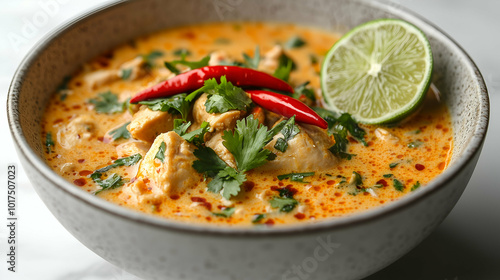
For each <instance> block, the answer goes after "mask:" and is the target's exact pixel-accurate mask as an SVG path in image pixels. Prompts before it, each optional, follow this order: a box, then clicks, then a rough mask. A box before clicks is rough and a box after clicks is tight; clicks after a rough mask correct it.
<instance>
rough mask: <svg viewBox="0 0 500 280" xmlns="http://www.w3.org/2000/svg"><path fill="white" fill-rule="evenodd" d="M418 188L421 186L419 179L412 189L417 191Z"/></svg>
mask: <svg viewBox="0 0 500 280" xmlns="http://www.w3.org/2000/svg"><path fill="white" fill-rule="evenodd" d="M418 188H420V182H419V181H417V182H416V183H415V184H414V185H413V187H411V191H415V190H417V189H418Z"/></svg>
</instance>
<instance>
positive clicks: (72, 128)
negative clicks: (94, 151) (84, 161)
mask: <svg viewBox="0 0 500 280" xmlns="http://www.w3.org/2000/svg"><path fill="white" fill-rule="evenodd" d="M96 123H97V121H96V120H94V119H93V117H92V116H90V115H87V114H83V115H80V116H78V117H75V118H73V119H72V120H71V121H70V122H69V123H68V125H66V126H64V127H61V128H60V129H59V130H58V131H57V142H58V143H59V144H60V145H61V146H62V147H63V148H65V149H71V148H73V147H74V146H75V145H76V144H77V143H79V142H80V141H82V140H88V139H90V138H91V137H93V136H95V131H96Z"/></svg>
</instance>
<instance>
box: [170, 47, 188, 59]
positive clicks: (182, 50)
mask: <svg viewBox="0 0 500 280" xmlns="http://www.w3.org/2000/svg"><path fill="white" fill-rule="evenodd" d="M173 54H174V55H176V56H180V57H186V56H190V55H191V51H189V50H188V49H186V48H179V49H176V50H175V51H174V52H173Z"/></svg>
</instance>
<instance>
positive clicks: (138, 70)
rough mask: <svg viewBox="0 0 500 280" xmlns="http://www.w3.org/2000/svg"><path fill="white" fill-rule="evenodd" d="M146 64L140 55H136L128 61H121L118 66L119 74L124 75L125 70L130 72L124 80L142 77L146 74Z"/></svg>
mask: <svg viewBox="0 0 500 280" xmlns="http://www.w3.org/2000/svg"><path fill="white" fill-rule="evenodd" d="M145 64H146V61H145V60H144V59H143V58H142V56H138V57H136V58H134V59H132V60H130V61H127V62H125V63H123V64H122V65H121V66H120V70H119V73H118V74H119V76H120V77H122V78H123V77H124V74H125V73H127V71H130V74H129V75H128V77H127V79H126V80H135V79H139V78H141V77H143V76H144V75H146V73H147V72H146V69H145V67H144V65H145Z"/></svg>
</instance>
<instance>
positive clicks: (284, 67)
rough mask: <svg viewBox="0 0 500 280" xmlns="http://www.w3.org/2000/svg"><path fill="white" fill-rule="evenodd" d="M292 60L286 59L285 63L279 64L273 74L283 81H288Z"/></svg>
mask: <svg viewBox="0 0 500 280" xmlns="http://www.w3.org/2000/svg"><path fill="white" fill-rule="evenodd" d="M292 68H293V61H292V60H287V62H286V64H280V65H279V66H278V68H277V69H276V70H275V71H274V73H273V76H274V77H276V78H278V79H281V80H283V81H285V82H288V79H290V72H292Z"/></svg>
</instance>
